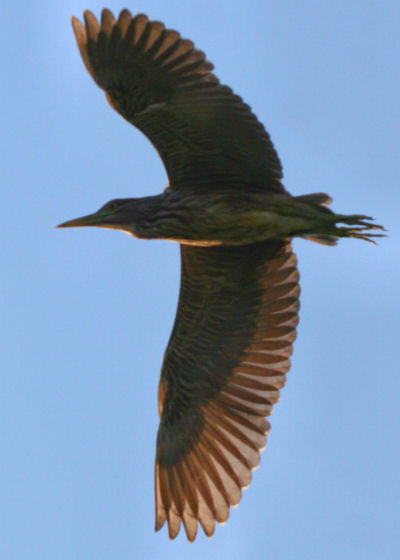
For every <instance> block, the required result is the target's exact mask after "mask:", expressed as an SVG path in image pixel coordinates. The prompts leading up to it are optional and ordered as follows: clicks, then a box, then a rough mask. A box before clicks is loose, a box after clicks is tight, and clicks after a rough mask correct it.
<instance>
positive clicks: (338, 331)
mask: <svg viewBox="0 0 400 560" xmlns="http://www.w3.org/2000/svg"><path fill="white" fill-rule="evenodd" d="M102 7H103V3H102V2H98V1H95V0H90V1H65V0H64V1H59V0H57V1H56V0H53V1H47V2H46V1H43V0H36V1H35V2H33V1H29V0H27V1H26V2H10V1H9V2H4V3H3V4H2V17H1V23H0V26H1V28H0V31H1V33H0V41H1V53H0V56H1V76H2V79H1V88H0V101H1V105H0V106H1V110H0V135H1V137H0V171H1V184H2V191H1V204H0V218H1V229H2V242H1V249H0V251H1V261H0V262H1V269H2V274H1V287H0V302H1V304H0V305H1V310H0V314H1V326H0V329H1V345H2V349H1V359H0V363H1V378H0V379H1V381H0V502H1V503H0V517H1V522H0V557H1V558H2V559H4V560H20V559H24V560H36V559H40V560H54V559H57V560H64V559H65V560H87V559H96V560H126V559H128V558H132V559H141V560H159V559H161V558H162V559H170V558H171V559H172V558H174V559H176V558H178V559H187V558H190V559H193V560H196V559H204V558H208V559H211V560H214V559H218V560H224V559H225V558H229V559H233V560H236V559H243V558H252V559H253V560H264V559H271V560H272V559H273V560H280V559H282V560H291V559H296V560H298V559H307V560H313V559H315V560H317V559H318V560H320V559H321V558H323V559H325V560H336V559H337V558H340V559H341V560H347V559H349V560H350V559H357V560H358V559H363V560H364V559H374V560H376V559H377V558H379V559H380V560H386V559H393V558H397V557H398V554H399V549H400V529H399V528H400V488H399V486H400V483H399V470H400V468H399V465H400V444H399V443H400V442H399V420H400V414H399V408H400V407H399V393H400V382H399V378H400V376H399V373H400V368H399V334H400V320H399V316H400V300H399V283H400V264H399V246H400V237H399V208H400V197H399V187H400V185H399V183H400V157H399V148H400V137H399V136H400V134H399V129H400V127H399V122H400V104H399V99H400V91H399V89H400V88H399V85H400V80H399V75H400V74H399V70H400V66H399V57H400V39H399V37H400V34H399V27H400V4H399V2H398V0H393V1H389V0H387V1H385V0H383V1H382V0H380V1H378V0H376V1H368V0H365V1H362V2H361V1H355V0H347V1H343V0H337V1H328V0H325V1H321V0H314V1H312V0H304V1H302V2H300V1H288V0H279V1H278V0H271V1H268V0H263V1H261V0H260V1H255V0H254V1H252V0H247V1H242V0H213V1H203V2H198V1H192V0H187V1H185V2H182V1H176V0H169V1H168V2H167V1H161V0H159V1H156V0H147V1H141V0H140V1H136V2H133V1H132V2H130V3H129V4H126V3H122V4H121V3H120V2H117V1H114V0H113V1H109V2H108V7H109V8H111V9H112V10H113V11H114V12H117V13H118V12H119V10H120V9H121V8H123V7H128V8H130V9H131V11H132V12H134V13H137V12H145V13H147V14H148V15H149V16H150V17H151V18H154V19H158V20H161V21H163V22H165V23H166V24H167V26H168V27H170V28H174V29H177V30H179V31H180V32H181V33H182V34H183V36H184V37H188V38H191V39H192V40H194V41H195V44H196V46H198V47H199V48H201V49H202V50H204V51H205V52H206V53H207V55H208V58H209V59H210V60H211V61H212V62H214V64H215V65H216V74H217V75H218V76H219V77H220V78H221V80H222V82H223V83H226V84H229V85H230V86H232V87H233V89H234V90H235V91H236V92H237V93H239V94H240V95H242V96H243V97H244V99H245V100H246V101H247V102H248V103H249V104H250V105H251V106H252V107H253V110H254V111H255V113H256V114H257V115H258V117H259V118H260V120H262V121H263V122H264V123H265V125H266V127H267V129H268V131H269V132H270V133H271V135H272V139H273V141H274V143H275V145H276V147H277V149H278V152H279V155H280V157H281V159H282V162H283V165H284V170H285V185H286V187H287V188H288V189H289V190H290V191H291V192H292V193H293V194H304V193H309V192H315V191H325V192H327V193H330V194H331V195H332V196H333V198H334V209H335V210H337V211H338V212H343V213H355V212H356V213H366V214H371V215H372V216H374V217H375V218H376V219H377V221H378V222H379V223H383V224H384V225H385V226H386V227H387V228H388V230H389V237H388V238H387V239H384V240H382V241H381V242H379V245H378V246H376V247H374V246H372V245H369V244H367V243H363V242H358V241H355V240H345V241H342V242H341V243H340V245H339V246H338V247H335V248H330V247H323V246H318V245H316V244H312V243H308V242H306V241H303V240H299V241H295V249H296V251H297V253H298V256H299V267H300V271H301V283H302V307H301V322H300V326H299V336H298V339H297V342H296V345H295V352H294V357H293V366H292V370H291V372H290V374H289V376H288V384H287V386H286V388H285V389H284V390H283V393H282V399H281V402H280V403H279V404H278V405H277V406H276V408H275V414H274V416H273V418H272V432H271V435H270V437H269V446H268V449H267V451H266V452H265V453H264V454H263V458H262V464H261V468H260V469H259V470H258V471H256V472H255V474H254V480H253V483H252V485H251V487H250V489H249V490H247V491H246V492H245V493H244V497H243V500H242V503H241V504H240V506H239V507H238V508H237V509H236V510H234V511H232V514H231V518H230V520H229V522H228V524H227V525H226V526H225V527H217V529H216V533H215V536H214V537H213V538H212V539H211V540H209V539H207V538H206V537H204V535H203V534H202V533H201V534H200V535H199V537H198V540H197V541H196V542H195V544H192V545H189V544H188V543H187V542H186V538H185V536H184V534H181V535H180V537H179V538H178V539H177V540H176V541H174V542H170V541H169V539H168V536H167V532H166V531H165V530H164V531H162V532H161V533H158V534H155V533H154V532H153V524H154V503H153V501H154V498H153V463H154V455H155V438H156V430H157V425H158V416H157V408H156V394H157V384H158V376H159V371H160V367H161V361H162V357H163V353H164V349H165V346H166V343H167V340H168V337H169V333H170V329H171V326H172V323H173V319H174V315H175V309H176V303H177V295H178V287H179V251H178V247H177V246H174V245H173V244H170V243H166V242H164V243H163V242H143V241H138V240H134V239H133V238H130V237H129V236H127V235H121V234H120V233H117V232H111V231H107V230H100V229H93V230H90V229H76V230H56V229H55V228H54V226H55V225H56V224H58V223H60V222H62V221H64V220H67V219H70V218H75V217H77V216H80V215H82V214H86V213H88V212H92V211H94V210H97V208H98V207H100V206H101V205H102V204H103V203H104V202H106V201H107V200H109V199H111V198H114V197H129V196H134V197H135V196H144V195H149V194H156V193H159V192H161V190H162V189H163V188H164V186H165V185H166V174H165V171H164V169H163V166H162V164H161V161H160V160H159V158H158V155H157V153H156V152H155V150H154V149H153V147H152V146H151V145H150V143H149V142H148V140H146V138H145V137H144V136H143V135H141V133H139V132H138V131H136V130H135V129H134V128H133V127H131V126H130V125H129V124H128V123H126V122H125V121H124V120H123V119H122V118H121V117H120V116H119V115H117V113H115V112H113V111H112V110H111V109H110V107H109V106H108V104H107V103H106V101H105V99H104V94H103V93H102V92H101V91H100V90H99V89H98V88H97V86H96V85H95V84H94V82H93V81H92V79H91V78H90V76H89V75H88V73H87V71H86V69H85V68H84V66H83V63H82V61H81V59H80V55H79V53H78V50H77V47H76V44H75V40H74V37H73V35H72V30H71V26H70V21H69V18H70V15H71V14H74V15H76V16H80V15H81V14H82V11H83V10H84V9H85V8H90V9H92V10H93V11H94V12H95V13H96V14H97V15H98V14H99V13H100V9H101V8H102Z"/></svg>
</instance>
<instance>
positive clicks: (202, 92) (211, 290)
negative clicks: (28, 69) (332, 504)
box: [61, 10, 382, 541]
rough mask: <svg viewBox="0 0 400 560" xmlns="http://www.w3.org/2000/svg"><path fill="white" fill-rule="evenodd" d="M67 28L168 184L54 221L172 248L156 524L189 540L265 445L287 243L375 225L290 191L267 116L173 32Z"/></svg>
mask: <svg viewBox="0 0 400 560" xmlns="http://www.w3.org/2000/svg"><path fill="white" fill-rule="evenodd" d="M72 23H73V27H74V31H75V35H76V38H77V42H78V46H79V49H80V52H81V55H82V58H83V60H84V62H85V65H86V68H87V69H88V71H89V73H90V74H91V76H92V77H93V79H94V80H95V81H96V83H97V84H98V85H99V86H100V87H101V88H102V89H103V90H105V92H106V96H107V99H108V101H109V102H110V104H111V106H112V107H113V108H114V109H116V110H117V111H118V112H119V113H120V114H121V115H122V116H123V117H124V118H125V119H127V120H128V121H129V122H131V123H132V124H133V125H135V126H136V127H138V128H139V129H140V130H141V131H142V132H143V133H144V134H145V135H146V136H147V137H148V138H149V139H150V140H151V142H152V143H153V144H154V146H155V148H156V149H157V150H158V152H159V154H160V156H161V158H162V160H163V162H164V164H165V167H166V169H167V173H168V177H169V181H170V184H169V186H168V188H167V189H166V190H165V191H164V192H163V193H162V194H161V195H158V196H151V197H147V198H143V199H126V200H114V201H111V202H109V203H107V204H106V205H105V206H104V207H102V208H101V209H100V210H99V211H98V212H96V213H95V214H92V215H89V216H85V217H84V218H79V219H77V220H71V221H69V222H66V223H64V224H61V226H62V227H72V226H100V227H108V228H115V229H121V230H124V231H128V232H130V233H132V234H133V235H135V236H136V237H140V238H147V239H151V238H161V239H171V240H174V241H177V242H179V243H180V244H181V256H182V280H181V293H180V298H179V305H178V311H177V316H176V320H175V325H174V328H173V331H172V335H171V339H170V341H169V344H168V348H167V351H166V354H165V358H164V363H163V367H162V373H161V380H160V389H159V408H160V416H161V422H160V428H159V432H158V438H157V458H156V529H157V530H158V529H160V528H161V527H162V526H163V525H164V523H165V521H168V525H169V533H170V537H171V538H174V537H176V535H177V534H178V532H179V529H180V526H181V522H183V524H184V526H185V529H186V533H187V536H188V538H189V540H191V541H192V540H194V539H195V537H196V534H197V528H198V522H200V524H201V525H202V527H203V529H204V531H205V533H206V534H207V535H208V536H211V535H212V534H213V532H214V528H215V521H218V522H220V523H222V522H225V521H226V520H227V518H228V516H229V508H230V506H232V505H236V504H237V503H238V502H239V501H240V498H241V491H242V489H243V488H245V487H246V486H248V485H249V484H250V481H251V471H252V469H254V468H255V467H257V466H258V464H259V461H260V451H261V450H262V449H263V448H264V447H265V445H266V434H267V433H268V431H269V422H268V421H267V420H266V418H265V417H266V416H269V415H270V414H271V412H272V407H273V405H274V404H275V403H276V402H277V401H278V399H279V391H280V389H281V388H282V387H283V386H284V384H285V380H286V377H285V376H286V373H287V371H288V370H289V367H290V361H289V358H290V355H291V353H292V345H293V341H294V339H295V337H296V326H297V323H298V308H299V293H300V288H299V275H298V271H297V267H296V263H297V261H296V257H295V255H294V253H293V251H292V247H291V244H290V239H291V238H292V237H293V236H301V237H305V238H309V239H312V240H314V241H318V242H321V243H325V244H335V243H336V240H337V239H338V238H340V237H356V238H361V239H366V240H371V237H374V236H376V235H379V234H373V233H370V231H369V230H374V229H382V228H380V226H376V225H374V224H372V223H371V222H370V218H367V217H365V216H361V215H351V216H345V215H340V214H335V213H333V212H332V211H331V210H329V209H328V208H327V207H326V206H327V205H328V204H329V203H330V198H329V197H328V196H327V195H325V194H322V193H317V194H312V195H304V196H300V197H292V196H291V195H290V194H289V193H288V192H287V191H286V190H285V188H284V187H283V185H282V183H281V178H282V168H281V164H280V161H279V158H278V156H277V154H276V151H275V149H274V147H273V145H272V143H271V140H270V137H269V135H268V133H267V132H266V130H265V129H264V127H263V125H262V124H261V123H260V122H259V121H258V120H257V118H256V116H255V115H254V114H253V113H252V112H251V110H250V108H249V106H248V105H246V104H245V103H243V101H242V99H241V98H240V97H239V96H237V95H235V94H234V93H233V92H232V90H231V89H230V88H229V87H227V86H224V85H221V84H220V83H219V80H218V79H217V78H216V76H215V75H214V74H212V72H211V71H212V69H213V66H212V64H210V63H209V62H208V61H207V60H206V58H205V55H204V54H203V53H202V52H201V51H199V50H197V49H195V48H194V46H193V43H192V42H191V41H188V40H184V39H181V38H180V36H179V34H178V33H177V32H176V31H171V30H167V29H165V27H164V25H163V24H162V23H159V22H150V21H149V20H148V18H147V17H146V16H144V15H138V16H136V17H132V16H131V14H130V13H129V12H128V11H127V10H123V11H122V12H121V14H120V16H119V18H118V20H116V19H115V18H114V16H113V15H112V14H111V12H110V11H108V10H103V12H102V19H101V24H99V23H98V21H97V19H96V18H95V16H94V15H93V14H91V13H90V12H85V25H83V24H82V23H81V22H80V21H79V20H77V19H75V18H73V19H72ZM338 223H342V224H345V225H344V226H338Z"/></svg>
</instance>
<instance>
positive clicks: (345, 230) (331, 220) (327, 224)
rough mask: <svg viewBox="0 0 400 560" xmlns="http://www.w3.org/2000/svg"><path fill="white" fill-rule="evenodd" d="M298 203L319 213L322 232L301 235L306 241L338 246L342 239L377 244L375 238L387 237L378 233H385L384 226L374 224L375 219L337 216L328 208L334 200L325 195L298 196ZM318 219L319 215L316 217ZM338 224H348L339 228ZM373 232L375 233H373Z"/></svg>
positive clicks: (353, 215)
mask: <svg viewBox="0 0 400 560" xmlns="http://www.w3.org/2000/svg"><path fill="white" fill-rule="evenodd" d="M295 199H296V201H298V202H300V203H302V204H306V205H307V206H308V207H309V208H310V209H312V210H314V211H315V210H316V211H317V213H318V219H317V220H316V223H318V222H319V227H318V228H316V229H320V228H321V230H322V231H316V232H315V233H314V232H312V233H307V234H304V235H301V236H300V237H303V238H304V239H308V240H309V241H314V242H315V243H322V244H323V245H336V244H337V242H338V240H339V239H340V238H342V237H353V238H356V239H363V240H364V241H369V242H370V243H375V240H374V238H377V237H385V234H384V233H376V231H377V230H379V231H385V228H384V227H383V226H380V225H378V224H374V223H372V220H373V218H371V217H370V216H364V215H363V214H350V215H346V214H335V212H333V211H332V210H330V209H329V208H327V206H329V205H330V204H331V202H332V198H331V197H330V196H329V195H327V194H325V193H314V194H307V195H303V196H296V197H295ZM315 218H317V215H315ZM337 224H346V225H344V226H338V225H337ZM371 230H372V231H373V233H371Z"/></svg>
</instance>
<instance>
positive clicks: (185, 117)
mask: <svg viewBox="0 0 400 560" xmlns="http://www.w3.org/2000/svg"><path fill="white" fill-rule="evenodd" d="M72 23H73V27H74V31H75V35H76V38H77V42H78V46H79V49H80V52H81V55H82V58H83V60H84V62H85V65H86V67H87V69H88V71H89V73H90V74H91V75H92V77H93V78H94V80H95V81H96V83H97V84H98V85H99V86H100V87H101V88H102V89H103V90H105V92H106V94H107V98H108V100H109V101H110V103H111V105H112V106H113V107H114V108H115V109H116V110H117V111H118V112H119V113H120V114H121V115H122V116H123V117H124V118H125V119H127V120H128V121H129V122H131V123H132V124H133V125H135V126H136V127H138V128H139V129H140V130H141V131H142V132H143V133H144V134H145V135H146V136H147V137H148V138H149V139H150V140H151V142H152V143H153V145H154V146H155V148H156V149H157V150H158V152H159V154H160V156H161V158H162V159H163V162H164V164H165V167H166V170H167V173H168V176H169V180H170V185H171V188H181V187H192V188H196V189H207V188H208V189H209V188H210V187H214V188H224V187H229V188H230V189H234V188H238V189H243V188H252V189H255V190H257V189H258V190H269V191H271V192H285V191H284V188H283V186H282V184H281V182H280V179H281V177H282V168H281V164H280V161H279V158H278V156H277V154H276V151H275V149H274V147H273V145H272V142H271V140H270V137H269V135H268V133H267V132H266V130H265V128H264V126H263V125H262V124H261V123H260V122H259V121H258V120H257V118H256V116H255V115H254V114H253V113H252V112H251V110H250V108H249V106H248V105H246V104H245V103H244V102H243V101H242V99H241V98H240V97H239V96H238V95H235V94H234V93H233V92H232V90H231V89H230V88H229V87H227V86H224V85H221V84H220V83H219V80H218V78H217V77H216V76H215V75H214V74H213V73H212V69H213V65H212V64H211V63H210V62H208V61H207V60H206V57H205V55H204V53H203V52H202V51H200V50H198V49H195V48H194V46H193V43H192V42H191V41H189V40H187V39H182V38H181V37H180V35H179V34H178V33H177V32H176V31H172V30H168V29H166V28H165V27H164V25H163V24H162V23H160V22H157V21H149V19H148V18H147V17H146V16H144V15H138V16H136V17H132V16H131V14H130V13H129V12H128V11H127V10H123V11H122V12H121V14H120V16H119V18H118V19H115V18H114V16H113V15H112V13H111V12H110V11H109V10H103V12H102V19H101V23H99V22H98V21H97V19H96V18H95V16H94V15H93V14H92V13H91V12H85V25H83V24H82V23H81V22H80V21H79V20H78V19H76V18H73V20H72Z"/></svg>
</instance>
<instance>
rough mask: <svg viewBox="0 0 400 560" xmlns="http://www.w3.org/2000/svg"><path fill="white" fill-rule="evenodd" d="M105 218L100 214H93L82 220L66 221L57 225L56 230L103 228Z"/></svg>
mask: <svg viewBox="0 0 400 560" xmlns="http://www.w3.org/2000/svg"><path fill="white" fill-rule="evenodd" d="M106 218H107V217H106V216H104V214H101V213H100V212H95V213H94V214H88V215H87V216H83V217H82V218H75V220H68V222H63V223H62V224H59V225H58V226H57V227H58V228H64V227H81V226H99V227H105V226H106V224H105V221H106Z"/></svg>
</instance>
